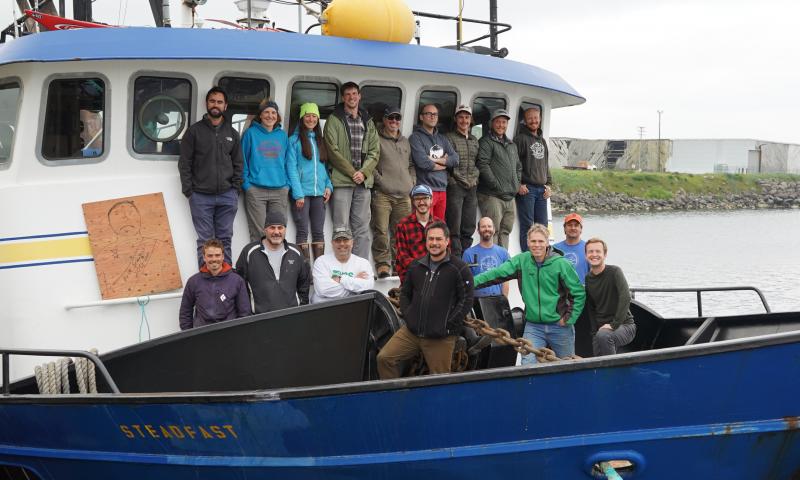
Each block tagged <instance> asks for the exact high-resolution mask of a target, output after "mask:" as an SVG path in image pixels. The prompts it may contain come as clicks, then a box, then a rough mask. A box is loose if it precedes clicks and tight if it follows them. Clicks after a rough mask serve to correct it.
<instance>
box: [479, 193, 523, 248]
mask: <svg viewBox="0 0 800 480" xmlns="http://www.w3.org/2000/svg"><path fill="white" fill-rule="evenodd" d="M478 206H479V207H480V209H481V216H482V217H489V218H491V219H492V223H494V243H496V244H498V245H500V246H501V247H503V248H505V249H506V250H508V235H509V234H511V230H512V229H513V228H514V200H513V199H511V200H500V199H499V198H497V197H492V196H491V195H485V194H483V193H480V192H478Z"/></svg>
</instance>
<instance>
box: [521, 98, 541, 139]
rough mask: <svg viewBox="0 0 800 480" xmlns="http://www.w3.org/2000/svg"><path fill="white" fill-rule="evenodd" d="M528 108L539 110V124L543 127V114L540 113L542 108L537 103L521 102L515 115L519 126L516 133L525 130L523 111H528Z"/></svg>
mask: <svg viewBox="0 0 800 480" xmlns="http://www.w3.org/2000/svg"><path fill="white" fill-rule="evenodd" d="M529 108H536V109H539V114H540V115H541V120H542V123H541V124H542V125H544V113H542V111H543V110H542V106H541V105H539V104H538V103H533V102H525V101H523V102H522V103H520V104H519V112H518V115H517V119H518V122H519V125H518V128H517V133H519V132H521V131H522V129H523V128H525V111H526V110H528V109H529Z"/></svg>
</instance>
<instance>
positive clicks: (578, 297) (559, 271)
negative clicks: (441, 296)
mask: <svg viewBox="0 0 800 480" xmlns="http://www.w3.org/2000/svg"><path fill="white" fill-rule="evenodd" d="M549 236H550V235H549V232H548V230H547V227H545V226H544V225H539V224H534V225H533V226H531V228H530V230H528V249H529V251H528V252H522V253H520V254H518V255H516V256H514V257H513V258H511V260H508V261H507V262H505V263H503V264H502V265H500V266H499V267H497V268H493V269H492V270H489V271H487V272H484V273H481V274H480V275H478V276H477V277H475V288H476V289H478V288H482V287H486V286H489V285H495V284H498V283H502V282H505V281H507V280H511V279H513V278H517V279H519V281H520V289H521V293H522V300H523V301H524V302H525V320H526V323H525V333H524V335H523V336H524V337H525V338H527V339H528V340H530V341H531V342H532V343H533V346H534V347H536V348H541V347H544V346H547V345H549V346H550V348H552V349H553V351H554V352H555V354H556V356H558V357H560V358H564V357H568V356H570V355H574V354H575V327H574V325H575V322H576V321H577V320H578V317H579V316H580V314H581V311H582V310H583V304H584V301H585V300H586V292H585V290H584V289H583V285H581V282H580V280H579V279H578V274H577V273H575V269H574V268H573V267H572V264H571V263H569V260H567V259H565V258H564V257H563V256H561V255H560V254H558V253H556V252H554V251H553V249H552V248H551V247H550V244H549V241H548V238H549ZM530 363H536V356H535V355H525V356H523V357H522V364H523V365H526V364H530Z"/></svg>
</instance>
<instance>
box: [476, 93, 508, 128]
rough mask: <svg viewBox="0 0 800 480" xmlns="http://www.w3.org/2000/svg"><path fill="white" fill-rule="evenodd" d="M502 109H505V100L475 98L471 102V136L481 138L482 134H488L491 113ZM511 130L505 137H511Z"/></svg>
mask: <svg viewBox="0 0 800 480" xmlns="http://www.w3.org/2000/svg"><path fill="white" fill-rule="evenodd" d="M499 108H502V109H504V110H505V109H506V99H505V98H498V97H476V98H475V100H473V102H472V123H473V125H472V134H473V135H475V136H476V137H477V138H481V137H482V136H483V135H484V133H488V132H489V131H490V130H491V128H492V126H491V125H490V124H489V123H490V122H489V121H490V120H491V117H492V112H494V111H495V110H497V109H499ZM512 131H513V128H512V129H509V130H508V132H507V135H508V136H509V137H511V136H513V134H512Z"/></svg>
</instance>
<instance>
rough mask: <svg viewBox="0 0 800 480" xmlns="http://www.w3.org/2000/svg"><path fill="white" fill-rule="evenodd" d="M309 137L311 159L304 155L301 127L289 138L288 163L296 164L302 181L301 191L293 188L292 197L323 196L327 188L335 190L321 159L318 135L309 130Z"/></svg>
mask: <svg viewBox="0 0 800 480" xmlns="http://www.w3.org/2000/svg"><path fill="white" fill-rule="evenodd" d="M307 133H308V139H309V140H310V141H311V157H312V158H311V159H308V158H306V157H305V156H303V144H302V143H301V142H300V128H297V129H295V131H294V134H293V135H292V136H291V137H290V138H289V151H288V152H287V153H286V163H287V164H288V165H296V170H297V174H298V177H299V181H300V191H299V192H295V190H294V188H292V197H293V198H295V199H297V198H302V197H321V196H322V195H323V194H324V193H325V189H326V188H327V189H329V190H330V191H331V192H333V184H332V183H331V178H330V177H329V176H328V169H327V168H325V165H323V164H322V162H321V161H320V159H319V148H318V147H317V142H316V137H317V135H316V134H315V133H314V131H313V130H309V131H308V132H307Z"/></svg>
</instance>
